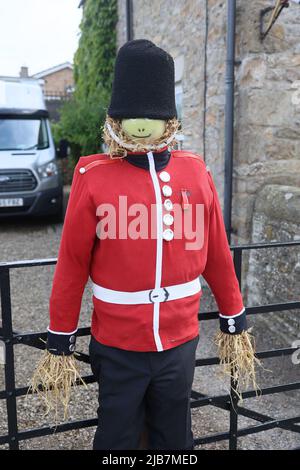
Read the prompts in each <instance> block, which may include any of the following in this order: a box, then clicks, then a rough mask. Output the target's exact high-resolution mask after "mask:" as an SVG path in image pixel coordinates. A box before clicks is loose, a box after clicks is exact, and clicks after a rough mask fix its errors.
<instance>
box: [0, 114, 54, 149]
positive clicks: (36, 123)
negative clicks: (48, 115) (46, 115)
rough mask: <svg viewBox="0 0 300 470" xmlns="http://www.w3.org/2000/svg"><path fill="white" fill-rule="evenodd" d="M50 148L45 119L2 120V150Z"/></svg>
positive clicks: (0, 146)
mask: <svg viewBox="0 0 300 470" xmlns="http://www.w3.org/2000/svg"><path fill="white" fill-rule="evenodd" d="M48 147H49V137H48V132H47V126H46V120H45V119H22V118H16V117H15V118H9V119H8V118H5V119H1V118H0V150H33V149H40V150H42V149H46V148H48Z"/></svg>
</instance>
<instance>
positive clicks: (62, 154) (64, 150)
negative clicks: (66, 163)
mask: <svg viewBox="0 0 300 470" xmlns="http://www.w3.org/2000/svg"><path fill="white" fill-rule="evenodd" d="M69 154H70V144H69V141H68V140H67V139H61V140H60V141H59V145H58V148H57V149H56V155H57V158H67V157H68V155H69Z"/></svg>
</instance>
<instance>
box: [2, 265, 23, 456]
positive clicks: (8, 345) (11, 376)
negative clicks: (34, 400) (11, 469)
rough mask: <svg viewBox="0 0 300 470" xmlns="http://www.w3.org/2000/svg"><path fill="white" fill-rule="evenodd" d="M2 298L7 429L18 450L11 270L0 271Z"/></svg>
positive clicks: (12, 446)
mask: <svg viewBox="0 0 300 470" xmlns="http://www.w3.org/2000/svg"><path fill="white" fill-rule="evenodd" d="M0 296H1V311H2V325H3V327H2V331H3V340H4V343H5V364H4V378H5V390H6V409H7V427H8V435H9V448H10V449H11V450H18V448H19V444H18V437H17V434H18V419H17V401H16V396H15V389H16V383H15V360H14V345H13V341H12V340H13V329H12V315H11V296H10V277H9V268H2V269H1V270H0Z"/></svg>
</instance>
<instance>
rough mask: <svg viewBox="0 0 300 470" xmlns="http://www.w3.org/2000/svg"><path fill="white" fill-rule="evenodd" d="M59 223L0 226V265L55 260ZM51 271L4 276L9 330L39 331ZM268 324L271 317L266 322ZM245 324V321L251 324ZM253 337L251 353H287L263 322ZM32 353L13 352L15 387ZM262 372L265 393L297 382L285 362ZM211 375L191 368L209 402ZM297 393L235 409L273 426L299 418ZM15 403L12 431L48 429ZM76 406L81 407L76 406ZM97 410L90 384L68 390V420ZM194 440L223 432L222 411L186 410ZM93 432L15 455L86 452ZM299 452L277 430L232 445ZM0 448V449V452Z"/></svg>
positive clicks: (223, 388) (244, 423)
mask: <svg viewBox="0 0 300 470" xmlns="http://www.w3.org/2000/svg"><path fill="white" fill-rule="evenodd" d="M61 230H62V224H53V223H50V222H49V221H47V220H44V219H40V220H26V219H22V220H21V219H19V220H9V219H8V220H5V221H3V220H2V221H1V232H0V246H1V251H0V261H14V260H22V259H36V258H51V257H56V256H57V253H58V247H59V242H60V237H61ZM53 272H54V266H45V267H35V268H20V269H16V270H14V271H13V272H12V274H11V295H12V309H13V324H14V329H15V330H16V331H22V332H32V331H45V329H46V327H47V324H48V299H49V294H50V289H51V280H52V277H53ZM91 296H92V290H91V285H90V284H89V283H88V284H87V287H86V290H85V294H84V297H83V301H82V310H81V318H80V326H87V325H89V322H90V316H91V311H92V300H91ZM202 299H203V300H202V304H201V311H205V310H209V308H211V306H212V305H213V304H212V303H211V299H210V295H208V293H205V295H203V297H202ZM268 318H269V320H268V321H272V316H271V315H270V317H268ZM251 320H252V319H251ZM251 324H252V325H253V326H254V333H255V335H256V341H257V349H258V350H266V349H268V348H272V349H274V348H277V347H290V346H291V341H292V340H293V339H296V338H297V332H295V337H293V336H292V337H291V338H289V339H287V338H282V337H278V335H276V333H274V331H270V330H269V329H268V323H267V322H266V321H263V320H262V319H261V318H259V316H258V317H257V318H256V319H255V322H254V321H251ZM217 328H218V325H217V324H216V322H215V321H207V322H205V321H204V322H201V323H200V341H199V344H198V350H197V358H198V357H199V358H200V357H207V356H208V355H216V348H215V346H214V345H213V335H214V333H215V332H216V330H217ZM87 344H88V338H79V339H78V341H77V349H78V350H81V351H85V352H86V351H87ZM39 357H40V352H39V351H37V350H35V349H33V348H29V347H27V346H23V345H18V346H16V347H15V361H16V383H17V386H24V385H26V384H28V381H29V379H30V377H31V374H32V372H33V370H34V366H35V364H36V362H37V360H38V358H39ZM264 367H265V368H266V369H268V371H267V370H259V371H258V372H259V373H258V378H259V385H260V386H261V387H263V386H270V385H278V384H283V383H288V382H295V381H299V377H300V365H298V366H297V365H293V364H292V362H291V359H290V357H288V358H283V359H282V358H280V359H269V360H266V361H264ZM218 370H219V368H218V367H216V366H214V367H202V368H199V367H198V368H196V370H195V380H194V386H193V389H194V390H195V391H198V392H201V393H205V394H209V395H213V394H223V393H226V392H227V383H226V382H224V381H223V380H221V379H220V378H219V376H218ZM81 371H82V373H86V374H90V368H89V366H88V365H84V364H83V365H81ZM3 388H4V370H3V367H1V365H0V390H3ZM299 398H300V391H294V392H288V393H279V394H275V395H270V396H265V397H259V398H253V399H247V400H245V401H244V403H243V406H245V407H247V408H250V409H252V410H256V411H258V412H260V413H262V414H265V415H268V416H270V417H272V418H274V419H277V418H278V419H282V418H287V417H292V416H300V399H299ZM17 404H18V421H19V430H25V429H32V428H35V427H40V426H43V425H49V424H53V423H51V422H49V419H46V418H43V410H44V409H43V406H42V405H41V403H40V402H39V401H38V400H37V397H35V396H34V397H33V396H29V397H28V398H25V397H20V398H18V400H17ZM83 404H84V406H83ZM96 409H97V389H96V385H95V384H92V385H89V386H88V389H87V390H86V389H85V388H84V387H79V388H77V390H76V391H75V390H74V393H73V398H72V404H71V415H70V419H74V420H76V419H85V418H94V417H95V415H96ZM192 418H193V432H194V437H195V438H197V437H200V436H204V435H209V434H215V433H220V432H226V431H228V426H229V420H228V412H227V411H224V410H221V409H218V408H216V407H214V406H206V407H202V408H197V409H192ZM255 424H257V423H256V422H255V421H253V420H250V419H246V418H243V417H239V427H240V428H244V427H248V426H253V425H255ZM94 431H95V428H90V429H82V430H76V431H69V432H65V433H57V434H54V435H51V436H47V437H44V438H36V439H30V440H28V441H22V442H21V444H20V447H21V448H22V449H91V443H92V439H93V435H94ZM6 432H7V424H6V408H5V402H4V400H1V401H0V435H1V434H5V433H6ZM299 446H300V434H297V433H294V432H290V431H285V430H279V429H274V430H269V431H264V432H261V433H258V434H252V435H251V436H247V437H242V438H239V441H238V447H239V449H290V448H294V447H299ZM1 448H2V449H5V448H7V446H0V449H1ZM226 448H228V443H227V442H226V441H220V442H218V443H217V444H216V443H214V444H209V445H203V446H198V447H197V449H211V450H212V449H226Z"/></svg>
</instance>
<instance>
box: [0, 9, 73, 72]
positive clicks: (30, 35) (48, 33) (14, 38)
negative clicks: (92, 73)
mask: <svg viewBox="0 0 300 470" xmlns="http://www.w3.org/2000/svg"><path fill="white" fill-rule="evenodd" d="M78 5H79V0H0V75H12V76H18V75H19V71H20V68H21V66H22V65H25V66H27V67H28V68H29V74H30V75H32V74H34V73H37V72H40V71H42V70H45V69H47V68H49V67H53V66H55V65H58V64H61V63H63V62H67V61H69V62H72V61H73V55H74V52H75V51H76V49H77V45H78V39H79V23H80V19H81V15H82V9H81V8H78Z"/></svg>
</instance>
